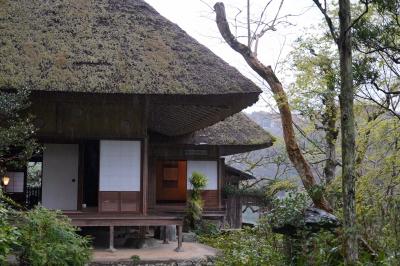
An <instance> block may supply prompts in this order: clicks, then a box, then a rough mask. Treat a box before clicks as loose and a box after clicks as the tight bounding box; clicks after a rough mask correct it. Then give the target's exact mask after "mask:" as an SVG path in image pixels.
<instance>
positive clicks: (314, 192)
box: [214, 3, 332, 212]
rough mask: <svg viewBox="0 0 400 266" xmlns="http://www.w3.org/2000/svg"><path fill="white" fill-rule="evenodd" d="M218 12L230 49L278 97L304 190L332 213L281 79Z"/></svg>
mask: <svg viewBox="0 0 400 266" xmlns="http://www.w3.org/2000/svg"><path fill="white" fill-rule="evenodd" d="M214 9H215V12H216V16H217V19H216V20H217V26H218V29H219V31H220V33H221V35H222V37H223V38H224V40H225V41H226V42H227V43H228V44H229V46H230V47H231V48H232V49H233V50H235V51H236V52H238V53H240V54H241V55H242V56H243V58H244V59H245V60H246V62H247V64H248V65H249V66H250V67H251V68H252V69H253V70H254V71H255V72H256V73H257V74H258V75H259V76H260V77H261V78H263V79H264V80H265V81H266V82H267V83H268V85H269V86H270V88H271V91H272V93H273V94H274V98H275V101H276V103H277V105H278V109H279V113H280V116H281V121H282V129H283V137H284V141H285V145H286V150H287V153H288V156H289V159H290V161H291V162H292V163H293V165H294V167H295V168H296V170H297V172H298V174H299V176H300V178H301V180H302V182H303V185H304V188H305V189H306V190H307V192H308V194H309V195H310V197H311V199H312V200H313V202H314V204H315V205H316V206H317V207H318V208H321V209H324V210H326V211H328V212H332V208H331V207H330V205H329V203H328V201H327V200H326V199H325V197H324V195H323V194H322V193H320V191H318V186H317V182H316V180H315V178H314V174H313V172H312V170H311V167H310V165H309V163H308V162H307V161H306V160H305V158H304V156H303V154H302V153H301V150H300V148H299V146H298V144H297V141H296V136H295V132H294V129H293V121H292V114H291V111H290V107H289V103H288V99H287V96H286V93H285V91H284V89H283V86H282V84H281V82H280V81H279V79H278V78H277V77H276V76H275V73H274V71H273V70H272V68H271V66H265V65H263V64H262V63H261V62H260V61H259V60H258V59H257V57H256V56H255V55H254V54H253V52H252V51H251V49H250V47H248V46H246V45H244V44H242V43H240V42H239V41H238V40H237V39H236V38H235V37H234V36H233V34H232V33H231V31H230V28H229V24H228V22H227V20H226V13H225V7H224V4H223V3H216V4H215V5H214Z"/></svg>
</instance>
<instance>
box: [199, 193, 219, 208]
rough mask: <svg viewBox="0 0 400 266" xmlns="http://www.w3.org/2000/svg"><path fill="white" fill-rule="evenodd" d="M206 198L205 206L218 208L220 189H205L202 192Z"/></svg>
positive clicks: (204, 198)
mask: <svg viewBox="0 0 400 266" xmlns="http://www.w3.org/2000/svg"><path fill="white" fill-rule="evenodd" d="M201 196H202V198H203V200H204V208H205V209H207V208H218V207H219V191H218V190H204V191H203V192H202V193H201Z"/></svg>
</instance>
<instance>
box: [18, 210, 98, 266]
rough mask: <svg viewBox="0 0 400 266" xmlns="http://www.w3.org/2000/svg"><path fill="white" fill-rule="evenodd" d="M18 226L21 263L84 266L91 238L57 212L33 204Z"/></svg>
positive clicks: (88, 256)
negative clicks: (80, 233)
mask: <svg viewBox="0 0 400 266" xmlns="http://www.w3.org/2000/svg"><path fill="white" fill-rule="evenodd" d="M22 218H23V219H22V221H21V223H20V225H19V231H20V237H19V244H20V250H19V262H20V264H21V265H32V266H36V265H37V266H39V265H85V264H86V263H87V262H88V261H89V260H90V254H91V250H90V240H89V239H88V238H87V237H82V236H80V235H78V234H77V229H76V228H75V227H74V226H72V225H71V223H70V220H69V219H68V218H67V217H66V216H64V215H62V214H61V213H60V212H56V211H50V210H47V209H45V208H43V207H36V208H35V209H33V210H30V211H28V212H26V213H25V214H24V215H23V216H22Z"/></svg>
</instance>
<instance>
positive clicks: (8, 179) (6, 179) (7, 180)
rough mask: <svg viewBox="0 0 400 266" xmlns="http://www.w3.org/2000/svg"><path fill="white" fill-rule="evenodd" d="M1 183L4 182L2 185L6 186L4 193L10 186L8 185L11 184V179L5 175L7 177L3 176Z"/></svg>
mask: <svg viewBox="0 0 400 266" xmlns="http://www.w3.org/2000/svg"><path fill="white" fill-rule="evenodd" d="M1 181H2V183H3V185H4V191H6V187H7V186H8V183H10V177H9V176H7V175H5V176H3V178H2V179H1Z"/></svg>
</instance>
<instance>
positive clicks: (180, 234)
mask: <svg viewBox="0 0 400 266" xmlns="http://www.w3.org/2000/svg"><path fill="white" fill-rule="evenodd" d="M176 227H177V231H178V247H177V248H176V249H175V251H176V252H183V248H182V225H177V226H176Z"/></svg>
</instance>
